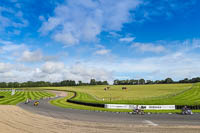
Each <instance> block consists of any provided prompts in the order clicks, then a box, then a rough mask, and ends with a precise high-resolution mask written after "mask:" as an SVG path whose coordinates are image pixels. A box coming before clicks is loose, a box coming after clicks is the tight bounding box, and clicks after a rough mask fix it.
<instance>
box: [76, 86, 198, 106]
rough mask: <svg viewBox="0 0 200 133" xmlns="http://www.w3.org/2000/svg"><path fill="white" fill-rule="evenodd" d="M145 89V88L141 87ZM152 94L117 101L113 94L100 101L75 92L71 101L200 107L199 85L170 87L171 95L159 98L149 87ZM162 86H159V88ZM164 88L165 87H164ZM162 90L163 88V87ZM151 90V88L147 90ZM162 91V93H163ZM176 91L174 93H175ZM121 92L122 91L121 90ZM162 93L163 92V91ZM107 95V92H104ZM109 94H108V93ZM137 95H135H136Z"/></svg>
mask: <svg viewBox="0 0 200 133" xmlns="http://www.w3.org/2000/svg"><path fill="white" fill-rule="evenodd" d="M141 87H146V86H141ZM151 87H152V88H153V89H152V92H151V93H150V92H149V95H148V94H146V95H144V97H143V98H142V97H141V96H140V97H138V98H136V96H135V97H132V98H130V97H129V98H128V97H122V96H121V97H120V98H119V99H115V98H113V97H112V95H114V92H113V94H111V97H110V99H104V100H101V99H100V98H96V95H95V94H94V95H91V94H88V93H86V92H77V96H76V97H75V98H73V99H72V100H75V101H82V102H92V103H116V104H120V103H121V104H145V105H200V84H199V83H198V84H195V85H193V86H192V87H191V85H189V84H188V86H186V85H182V86H180V88H179V89H178V88H177V85H174V88H173V85H172V86H170V87H171V89H172V90H173V91H171V93H169V92H170V91H169V92H168V93H160V95H159V96H155V95H153V94H152V93H156V95H158V93H159V91H160V90H161V89H160V90H159V91H157V89H156V87H157V86H155V88H154V87H153V86H151ZM161 87H162V85H161V86H160V88H161ZM165 87H166V86H165ZM168 87H169V86H168ZM181 87H182V89H181ZM163 88H164V87H163ZM149 89H151V88H149ZM163 90H169V89H163ZM163 90H162V91H163ZM175 90H176V91H175ZM121 91H122V90H121ZM123 91H126V92H124V93H127V95H130V93H133V91H131V90H130V91H129V90H123ZM138 91H139V92H138V93H142V92H143V90H142V89H141V90H138ZM163 92H164V91H163ZM104 93H107V92H104ZM108 93H109V92H108ZM138 93H137V94H138Z"/></svg>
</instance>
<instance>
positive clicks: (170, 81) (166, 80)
mask: <svg viewBox="0 0 200 133" xmlns="http://www.w3.org/2000/svg"><path fill="white" fill-rule="evenodd" d="M173 82H174V81H173V80H172V79H171V78H166V79H165V83H167V84H170V83H173Z"/></svg>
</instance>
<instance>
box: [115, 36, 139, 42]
mask: <svg viewBox="0 0 200 133" xmlns="http://www.w3.org/2000/svg"><path fill="white" fill-rule="evenodd" d="M133 40H135V37H124V38H120V39H119V41H120V42H132V41H133Z"/></svg>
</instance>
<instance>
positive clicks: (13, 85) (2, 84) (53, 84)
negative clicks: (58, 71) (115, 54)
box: [0, 79, 108, 88]
mask: <svg viewBox="0 0 200 133" xmlns="http://www.w3.org/2000/svg"><path fill="white" fill-rule="evenodd" d="M82 85H108V82H107V81H96V80H95V79H91V80H90V82H89V83H84V82H82V81H78V82H77V83H76V81H74V80H63V81H60V82H45V81H36V82H33V81H27V82H22V83H19V82H8V83H6V82H0V88H20V87H59V86H82Z"/></svg>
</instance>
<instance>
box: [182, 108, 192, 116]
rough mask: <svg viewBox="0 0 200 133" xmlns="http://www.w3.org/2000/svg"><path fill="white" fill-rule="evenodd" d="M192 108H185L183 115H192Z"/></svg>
mask: <svg viewBox="0 0 200 133" xmlns="http://www.w3.org/2000/svg"><path fill="white" fill-rule="evenodd" d="M192 114H193V113H192V110H190V109H183V110H182V115H192Z"/></svg>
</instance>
